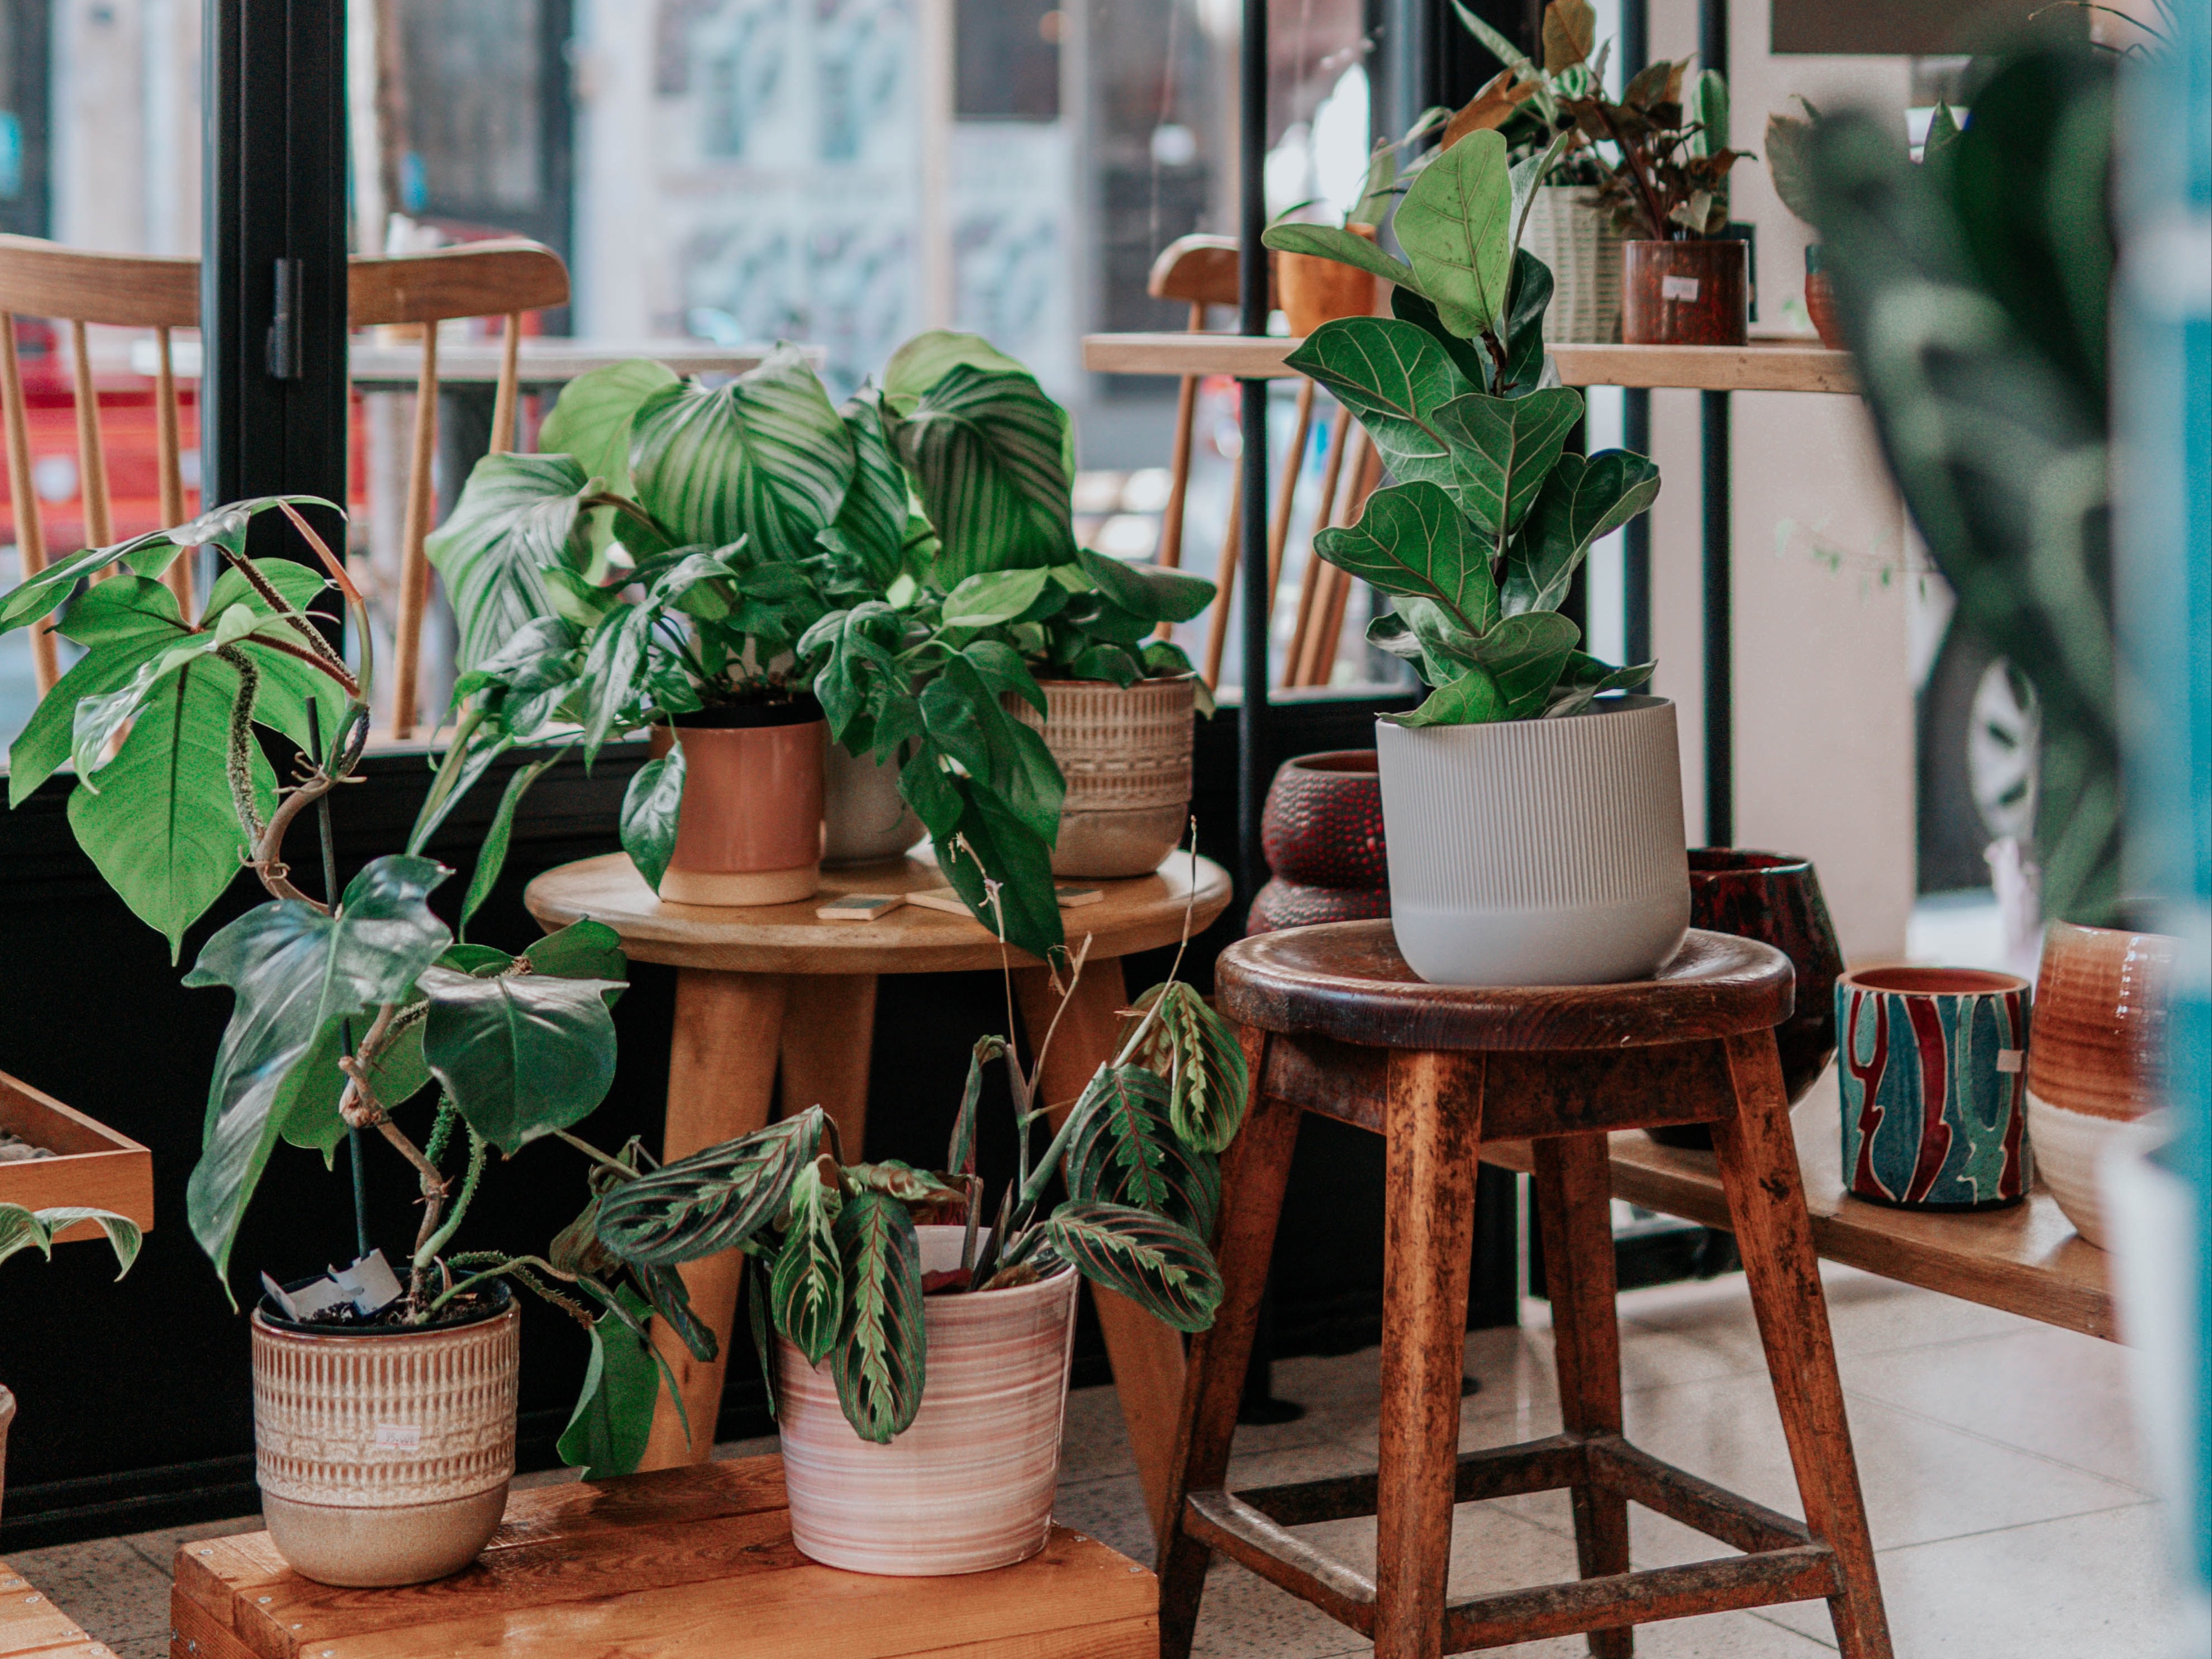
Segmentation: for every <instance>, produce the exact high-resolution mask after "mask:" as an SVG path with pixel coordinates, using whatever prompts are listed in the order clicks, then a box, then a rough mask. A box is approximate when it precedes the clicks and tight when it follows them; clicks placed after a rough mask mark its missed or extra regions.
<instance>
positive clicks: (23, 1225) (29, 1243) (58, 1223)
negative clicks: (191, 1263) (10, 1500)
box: [0, 1204, 139, 1486]
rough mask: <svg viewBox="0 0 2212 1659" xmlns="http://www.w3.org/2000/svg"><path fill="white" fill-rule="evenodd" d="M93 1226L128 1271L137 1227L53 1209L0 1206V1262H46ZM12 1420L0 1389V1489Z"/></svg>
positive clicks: (11, 1407) (101, 1213) (102, 1214)
mask: <svg viewBox="0 0 2212 1659" xmlns="http://www.w3.org/2000/svg"><path fill="white" fill-rule="evenodd" d="M86 1222H91V1223H94V1224H95V1225H97V1226H98V1227H99V1229H100V1231H101V1232H102V1233H103V1234H104V1235H106V1239H107V1244H108V1248H109V1249H112V1250H113V1251H114V1252H115V1276H116V1277H117V1278H118V1279H120V1278H122V1277H123V1275H124V1274H125V1273H129V1272H130V1271H131V1263H132V1262H133V1261H137V1259H138V1244H139V1235H138V1224H137V1222H135V1221H133V1220H131V1218H130V1217H128V1216H121V1215H116V1214H114V1213H113V1212H111V1211H107V1210H90V1209H78V1208H73V1207H67V1206H63V1207H56V1208H52V1209H44V1210H33V1209H31V1208H28V1207H27V1206H24V1205H21V1204H0V1261H6V1260H7V1259H8V1258H9V1256H11V1255H15V1254H16V1253H17V1252H19V1251H21V1250H36V1251H37V1252H38V1253H39V1254H40V1255H42V1256H45V1257H46V1259H47V1260H48V1261H52V1259H53V1254H54V1246H55V1244H56V1243H58V1242H59V1241H60V1239H61V1237H62V1236H63V1235H64V1234H65V1233H67V1232H69V1231H71V1230H72V1229H74V1228H76V1227H78V1226H80V1225H82V1224H83V1223H86ZM14 1422H15V1394H14V1392H13V1390H11V1389H8V1388H6V1387H5V1386H0V1486H4V1484H5V1481H6V1478H7V1474H8V1430H9V1426H10V1425H13V1424H14Z"/></svg>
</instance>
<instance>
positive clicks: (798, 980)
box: [523, 853, 1230, 1516]
mask: <svg viewBox="0 0 2212 1659" xmlns="http://www.w3.org/2000/svg"><path fill="white" fill-rule="evenodd" d="M1095 885H1096V886H1097V887H1098V888H1099V889H1100V890H1102V891H1103V895H1104V896H1103V898H1101V899H1100V900H1098V901H1097V902H1092V903H1090V904H1086V905H1083V906H1079V907H1077V908H1071V909H1066V910H1064V911H1062V913H1061V915H1062V918H1063V920H1064V921H1066V927H1067V935H1068V943H1069V945H1070V946H1071V948H1073V947H1076V946H1079V945H1081V943H1082V941H1083V939H1084V938H1085V936H1086V935H1088V936H1089V938H1090V939H1091V954H1090V958H1089V962H1088V963H1087V965H1086V966H1085V969H1084V972H1083V977H1082V979H1081V980H1080V981H1079V982H1078V983H1077V986H1076V988H1075V993H1074V996H1073V1000H1071V1001H1070V1002H1069V1004H1068V1006H1067V1010H1066V1013H1065V1015H1063V1016H1062V1018H1061V1019H1060V1030H1059V1033H1058V1035H1057V1036H1054V1039H1053V1046H1052V1052H1051V1054H1049V1055H1048V1058H1047V1064H1046V1067H1045V1074H1044V1076H1043V1078H1042V1080H1041V1085H1040V1086H1041V1090H1042V1094H1043V1096H1044V1098H1045V1099H1046V1100H1047V1101H1048V1102H1050V1103H1051V1104H1052V1112H1053V1116H1052V1121H1053V1122H1054V1124H1055V1125H1057V1124H1058V1123H1059V1122H1060V1120H1061V1119H1062V1118H1063V1117H1064V1116H1065V1115H1066V1112H1067V1111H1068V1109H1070V1108H1071V1107H1072V1106H1073V1104H1074V1103H1075V1097H1076V1096H1077V1095H1078V1094H1079V1093H1080V1092H1081V1091H1082V1089H1083V1085H1085V1083H1087V1082H1089V1081H1090V1079H1091V1073H1094V1072H1096V1071H1097V1069H1098V1066H1100V1064H1101V1063H1103V1061H1106V1060H1110V1059H1111V1058H1112V1056H1113V1054H1114V1051H1115V1046H1116V1043H1117V1039H1118V1033H1119V1030H1120V1024H1121V1022H1120V1018H1119V1016H1120V1013H1121V1009H1122V1008H1123V1007H1124V1006H1127V1000H1128V991H1127V986H1126V985H1125V984H1124V983H1123V981H1122V976H1121V957H1124V956H1127V955H1129V954H1131V953H1132V952H1134V951H1150V950H1155V949H1157V948H1158V947H1160V946H1162V945H1173V944H1174V943H1175V942H1176V940H1177V939H1180V938H1181V937H1182V930H1183V926H1184V918H1185V915H1186V914H1188V918H1189V926H1190V931H1191V933H1193V934H1194V935H1195V934H1197V933H1200V932H1202V931H1203V930H1204V929H1205V928H1206V927H1207V926H1208V925H1209V924H1210V923H1211V922H1212V921H1213V919H1214V918H1215V917H1217V916H1218V915H1220V914H1221V912H1222V911H1223V910H1224V909H1225V908H1227V906H1228V903H1229V896H1230V881H1229V877H1228V874H1227V872H1225V871H1224V870H1223V869H1222V868H1221V866H1219V865H1218V864H1215V863H1213V862H1212V860H1207V859H1198V860H1193V859H1192V858H1191V857H1190V855H1189V854H1187V853H1177V854H1172V855H1171V856H1170V858H1169V859H1168V860H1166V862H1164V864H1162V865H1161V866H1160V867H1159V869H1158V872H1155V873H1154V874H1152V875H1149V876H1141V877H1138V878H1133V879H1131V880H1127V881H1107V882H1099V883H1096V884H1095ZM944 886H945V878H944V877H943V876H942V875H940V874H939V872H938V869H937V866H936V863H935V861H934V860H931V859H927V858H920V857H914V856H908V857H906V858H903V859H898V860H890V861H887V862H884V863H881V864H869V865H857V866H852V867H850V868H848V869H841V870H825V871H824V872H823V879H822V890H821V891H820V892H819V893H817V895H815V896H814V897H812V898H811V899H806V900H804V901H802V902H799V903H796V904H778V905H762V906H758V907H749V908H741V909H738V908H730V909H724V908H707V907H703V906H696V905H686V904H667V903H663V902H661V901H660V900H659V898H658V897H656V896H654V894H653V890H652V889H650V888H649V887H647V885H646V884H645V881H644V879H643V878H641V876H640V875H639V874H638V873H637V870H636V867H635V866H634V865H632V864H631V863H630V861H629V857H628V856H627V855H626V854H621V853H614V854H608V855H606V856H605V857H603V858H595V859H585V860H582V861H581V862H580V863H576V864H568V865H563V866H561V867H560V868H559V869H557V870H549V871H547V872H545V873H544V875H542V876H540V877H538V879H537V880H535V881H533V882H532V883H531V884H530V886H529V889H528V890H527V891H526V893H525V894H524V895H523V902H525V903H526V904H527V905H528V906H529V907H530V914H531V915H533V916H535V917H536V918H537V919H538V921H539V923H540V924H541V925H542V926H544V927H545V928H546V929H547V930H548V931H549V932H550V930H552V929H555V928H558V927H567V926H568V924H569V923H570V922H573V921H580V920H582V919H584V918H586V917H589V918H590V919H591V920H592V921H599V922H604V923H605V925H606V926H608V927H611V928H613V929H614V930H615V931H616V932H617V933H620V934H621V935H622V942H623V950H624V951H627V952H628V953H629V955H630V956H632V957H635V958H636V959H637V960H638V961H640V962H656V963H665V964H667V965H668V966H671V967H672V968H674V969H676V970H677V976H676V1025H675V1032H674V1035H673V1036H672V1038H671V1048H670V1053H669V1065H668V1115H667V1119H666V1122H665V1127H664V1128H663V1131H662V1147H661V1151H662V1156H663V1157H665V1158H682V1157H684V1156H685V1155H686V1154H688V1153H690V1152H697V1151H698V1150H700V1149H701V1148H702V1147H704V1146H714V1144H716V1143H717V1142H719V1141H724V1140H728V1139H732V1137H733V1136H737V1135H741V1134H744V1133H748V1132H750V1131H751V1130H754V1129H757V1128H760V1127H763V1125H764V1124H766V1123H767V1122H768V1120H769V1109H770V1103H771V1102H772V1100H773V1099H774V1097H775V1080H776V1075H777V1071H778V1068H779V1066H781V1072H782V1076H783V1097H784V1099H785V1100H787V1101H798V1102H803V1103H808V1104H813V1103H819V1104H820V1105H821V1106H822V1108H823V1109H824V1110H825V1111H827V1112H828V1113H829V1115H830V1116H831V1117H832V1118H833V1119H835V1120H836V1124H837V1132H838V1134H839V1135H840V1137H841V1138H842V1140H843V1143H844V1146H845V1148H846V1156H847V1157H848V1158H858V1157H860V1149H861V1147H862V1146H864V1145H865V1144H866V1142H865V1139H864V1136H865V1134H866V1127H867V1102H868V1059H869V1049H870V1046H871V1044H870V1038H871V1036H872V1031H873V1029H874V1024H875V1012H876V976H877V975H879V974H931V973H950V972H957V971H964V970H971V969H996V968H997V967H998V966H999V964H1000V945H999V942H998V940H997V939H994V937H993V936H992V935H991V933H989V932H988V930H987V929H986V928H985V927H983V926H982V924H981V923H980V922H978V921H975V919H974V918H973V917H972V916H969V915H964V914H963V915H947V914H946V913H945V912H943V911H939V910H932V909H925V908H921V907H919V906H916V905H913V904H908V905H904V906H902V907H901V908H898V909H896V910H894V911H892V912H891V913H890V915H887V916H884V918H882V919H881V920H880V921H868V922H851V921H822V920H821V919H820V918H819V917H817V915H816V914H815V912H816V911H817V909H818V908H820V907H821V906H823V905H825V904H827V903H829V902H830V901H831V900H833V899H836V898H838V897H840V896H843V895H845V894H848V893H915V892H922V891H927V890H932V889H937V888H942V887H944ZM1009 954H1010V955H1011V957H1012V962H1013V965H1014V992H1015V1000H1016V1002H1017V1005H1018V1007H1019V1008H1020V1011H1021V1016H1022V1021H1023V1024H1024V1025H1025V1026H1027V1027H1028V1029H1029V1030H1030V1031H1031V1032H1032V1033H1035V1034H1038V1035H1041V1034H1042V1032H1043V1030H1044V1029H1045V1027H1046V1025H1047V1024H1049V1023H1050V1021H1051V1018H1052V1016H1053V1012H1054V1008H1055V1007H1056V1006H1058V1005H1057V997H1056V995H1055V994H1054V990H1053V986H1052V979H1051V975H1049V974H1048V972H1047V971H1046V969H1045V967H1044V965H1043V963H1041V962H1039V961H1038V960H1037V959H1036V957H1032V956H1030V955H1028V954H1027V953H1026V952H1024V951H1011V952H1010V953H1009ZM1009 1035H1011V1034H1009ZM954 1104H955V1103H954V1102H953V1101H951V1100H949V1099H948V1100H947V1101H946V1103H945V1113H946V1122H947V1124H948V1126H949V1124H950V1122H951V1111H952V1108H953V1106H954ZM743 1264H744V1257H743V1256H742V1255H740V1254H739V1253H738V1252H737V1251H735V1250H732V1251H729V1252H727V1253H726V1254H724V1255H719V1256H713V1257H710V1258H708V1260H706V1261H698V1262H694V1263H692V1264H691V1265H690V1266H689V1267H685V1268H684V1269H683V1273H684V1283H685V1284H686V1285H688V1286H689V1287H690V1292H691V1305H692V1306H693V1308H694V1309H695V1310H697V1312H698V1314H699V1316H700V1317H701V1318H702V1320H704V1321H705V1322H706V1323H707V1324H708V1326H709V1327H710V1328H712V1329H713V1331H714V1335H715V1338H716V1340H717V1343H718V1345H719V1353H720V1357H719V1358H716V1359H714V1360H713V1361H711V1362H708V1363H705V1364H702V1363H701V1362H700V1361H697V1360H696V1359H694V1358H691V1356H690V1352H689V1351H688V1350H686V1349H685V1348H684V1345H683V1344H682V1343H681V1342H679V1341H677V1340H675V1338H674V1337H673V1336H672V1334H670V1333H668V1332H666V1331H665V1330H662V1329H661V1328H660V1327H659V1322H657V1321H656V1322H655V1326H654V1340H655V1341H656V1343H658V1344H659V1346H660V1348H661V1351H662V1352H664V1353H665V1355H666V1356H667V1357H668V1360H669V1364H670V1365H671V1369H672V1370H674V1372H675V1374H676V1376H677V1379H678V1384H679V1387H680V1389H681V1390H682V1393H683V1396H684V1411H685V1413H686V1414H687V1415H688V1417H689V1418H690V1421H691V1422H692V1424H693V1425H704V1426H703V1427H702V1430H701V1431H700V1432H699V1433H698V1434H697V1435H696V1438H695V1439H694V1440H693V1441H692V1442H691V1443H686V1439H685V1436H684V1429H683V1426H682V1425H681V1423H680V1422H679V1421H678V1418H677V1415H676V1413H675V1411H674V1409H673V1407H671V1405H670V1403H669V1401H667V1399H666V1398H665V1396H664V1397H663V1398H662V1400H661V1401H660V1403H659V1407H657V1408H656V1409H655V1412H654V1414H653V1437H652V1439H651V1441H650V1442H649V1443H647V1448H646V1453H645V1458H644V1461H643V1462H642V1463H641V1465H640V1467H641V1468H648V1469H653V1468H669V1467H671V1466H672V1465H676V1464H679V1463H703V1462H706V1461H707V1459H708V1455H710V1453H711V1452H712V1449H713V1444H712V1443H713V1439H714V1432H713V1427H712V1425H713V1424H714V1418H715V1413H716V1412H717V1410H718V1408H719V1407H720V1402H721V1397H722V1372H723V1368H724V1365H725V1364H726V1361H727V1358H728V1355H729V1352H730V1340H731V1332H732V1322H733V1321H734V1318H735V1316H736V1310H737V1297H738V1282H739V1274H740V1272H741V1270H742V1267H743ZM1096 1300H1097V1310H1098V1322H1099V1324H1100V1326H1101V1327H1102V1328H1103V1330H1104V1333H1105V1337H1106V1347H1107V1352H1108V1353H1109V1355H1110V1356H1111V1358H1112V1359H1113V1364H1114V1377H1115V1388H1116V1389H1118V1391H1119V1393H1120V1395H1121V1413H1122V1416H1123V1419H1124V1420H1125V1421H1126V1422H1127V1425H1128V1430H1129V1440H1130V1443H1131V1445H1132V1446H1133V1448H1134V1449H1135V1453H1136V1459H1137V1468H1138V1473H1139V1475H1140V1476H1141V1478H1142V1480H1143V1485H1144V1488H1145V1495H1146V1507H1147V1509H1148V1510H1149V1512H1150V1513H1152V1515H1154V1516H1157V1515H1158V1513H1159V1510H1160V1505H1161V1504H1162V1502H1163V1501H1164V1498H1165V1496H1166V1492H1167V1486H1168V1478H1169V1473H1170V1467H1171V1465H1172V1463H1173V1462H1174V1455H1175V1434H1176V1413H1177V1411H1178V1410H1179V1408H1180V1407H1181V1404H1182V1376H1183V1354H1182V1338H1181V1337H1180V1336H1178V1335H1177V1334H1176V1333H1175V1332H1174V1331H1172V1330H1170V1329H1169V1328H1167V1327H1166V1326H1165V1325H1163V1324H1161V1323H1160V1322H1158V1321H1157V1320H1155V1319H1153V1318H1152V1317H1151V1316H1149V1315H1147V1314H1146V1313H1144V1312H1142V1311H1141V1310H1139V1309H1138V1308H1137V1307H1136V1306H1135V1304H1133V1303H1130V1302H1127V1301H1125V1300H1123V1299H1122V1298H1121V1297H1118V1296H1115V1295H1114V1294H1112V1293H1111V1292H1099V1293H1097V1297H1096Z"/></svg>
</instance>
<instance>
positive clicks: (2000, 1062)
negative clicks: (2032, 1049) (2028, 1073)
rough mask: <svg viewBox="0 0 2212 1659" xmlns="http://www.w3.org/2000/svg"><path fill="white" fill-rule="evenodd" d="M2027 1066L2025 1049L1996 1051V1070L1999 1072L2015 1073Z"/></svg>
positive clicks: (2001, 1049)
mask: <svg viewBox="0 0 2212 1659" xmlns="http://www.w3.org/2000/svg"><path fill="white" fill-rule="evenodd" d="M2026 1065H2027V1049H2025V1048H2000V1049H1998V1050H1997V1070H1999V1071H2000V1072H2017V1071H2019V1070H2020V1069H2021V1067H2023V1066H2026Z"/></svg>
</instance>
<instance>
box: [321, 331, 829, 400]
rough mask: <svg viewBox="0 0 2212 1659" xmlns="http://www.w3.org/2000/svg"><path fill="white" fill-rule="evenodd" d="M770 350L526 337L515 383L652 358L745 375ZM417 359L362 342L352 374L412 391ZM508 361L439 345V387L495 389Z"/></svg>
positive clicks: (361, 383)
mask: <svg viewBox="0 0 2212 1659" xmlns="http://www.w3.org/2000/svg"><path fill="white" fill-rule="evenodd" d="M799 349H800V351H801V352H802V354H804V355H805V357H806V359H807V361H808V362H811V363H812V364H813V365H814V366H815V367H816V368H820V367H822V365H823V363H824V362H827V361H828V355H827V354H826V353H825V352H824V351H823V349H822V348H821V347H820V346H802V347H800V348H799ZM769 350H770V348H769V347H768V346H765V345H748V346H715V345H708V344H707V343H705V342H704V341H702V340H651V339H642V340H588V339H587V340H571V339H556V338H552V337H548V336H544V335H528V336H526V337H524V338H523V340H522V341H521V343H520V345H519V347H518V348H517V349H516V352H515V379H516V381H517V383H518V384H520V385H521V386H527V387H542V386H565V385H567V384H568V382H569V381H570V380H576V379H579V378H580V377H581V376H583V375H586V374H590V373H591V372H592V370H593V369H595V368H606V367H608V366H609V365H610V364H613V363H626V362H629V361H630V360H631V359H633V358H636V357H646V358H650V359H651V360H652V361H653V362H656V363H659V364H660V365H661V366H662V367H664V368H667V369H669V370H671V371H672V372H673V373H675V374H744V373H745V372H746V371H747V370H749V369H755V368H759V367H760V366H761V365H762V364H763V363H764V362H767V361H768V354H769ZM419 356H420V353H419V352H418V351H417V349H416V347H415V346H414V344H413V343H411V342H410V343H407V344H405V345H387V344H385V343H383V342H382V341H381V340H380V338H379V337H376V336H374V335H359V336H356V337H355V339H354V340H353V342H352V344H351V347H350V348H349V352H348V356H347V362H348V372H349V374H350V376H351V378H352V380H353V383H354V385H355V386H356V388H358V389H360V390H362V391H369V392H404V391H410V390H412V389H413V387H414V385H415V369H416V362H417V359H418V357H419ZM505 357H506V349H505V347H504V346H503V345H502V344H501V343H498V342H495V341H455V342H452V343H447V342H442V341H441V343H440V344H439V350H438V380H439V382H440V383H441V385H443V386H447V388H449V389H450V388H451V387H452V386H454V385H455V384H456V383H462V382H465V383H469V384H474V385H486V386H489V385H492V384H494V383H495V382H496V381H497V380H498V379H499V375H500V370H501V366H502V364H503V363H504V362H505Z"/></svg>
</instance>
